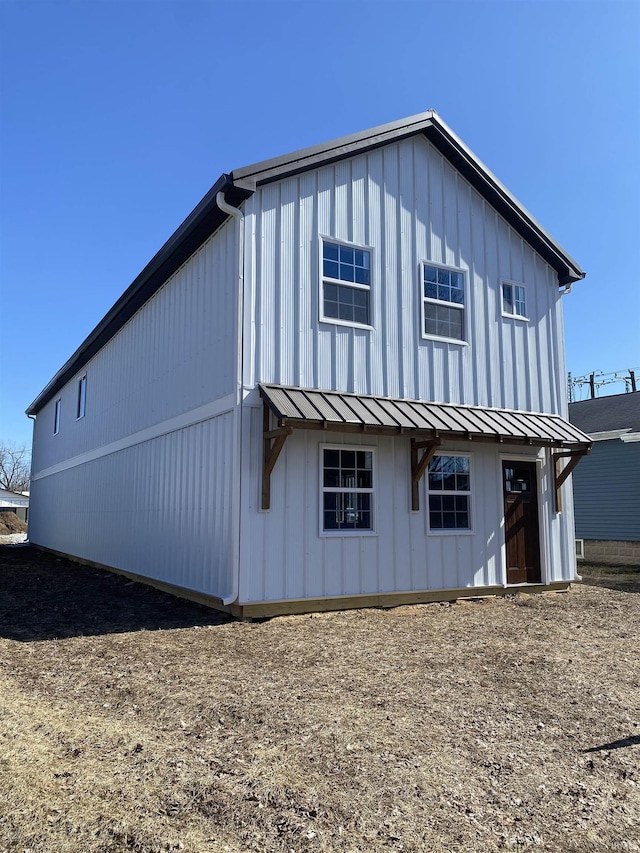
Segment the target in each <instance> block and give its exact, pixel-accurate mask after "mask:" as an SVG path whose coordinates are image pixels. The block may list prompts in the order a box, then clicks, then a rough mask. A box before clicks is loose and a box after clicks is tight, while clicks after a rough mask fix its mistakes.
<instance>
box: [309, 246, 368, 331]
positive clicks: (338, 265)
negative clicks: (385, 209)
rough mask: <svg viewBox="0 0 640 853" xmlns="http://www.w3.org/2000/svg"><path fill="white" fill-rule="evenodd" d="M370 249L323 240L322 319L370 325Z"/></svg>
mask: <svg viewBox="0 0 640 853" xmlns="http://www.w3.org/2000/svg"><path fill="white" fill-rule="evenodd" d="M370 295H371V252H370V251H369V250H368V249H361V248H358V247H356V246H345V245H343V244H342V243H330V242H329V241H328V240H323V241H322V296H321V317H320V319H321V320H324V321H327V320H328V321H329V322H332V321H338V322H340V323H346V324H349V325H351V324H353V325H358V326H370V325H371V301H370Z"/></svg>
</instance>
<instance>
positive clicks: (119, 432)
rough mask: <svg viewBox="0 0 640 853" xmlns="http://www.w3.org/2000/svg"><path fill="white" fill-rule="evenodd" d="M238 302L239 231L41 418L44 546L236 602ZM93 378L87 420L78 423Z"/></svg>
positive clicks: (200, 255)
mask: <svg viewBox="0 0 640 853" xmlns="http://www.w3.org/2000/svg"><path fill="white" fill-rule="evenodd" d="M237 299H238V244H237V226H236V224H235V223H234V222H232V221H231V222H227V223H225V225H223V226H222V228H220V229H219V230H218V232H216V234H214V235H213V236H212V237H211V238H210V239H209V240H208V241H207V242H206V243H205V244H204V245H203V246H202V247H201V248H200V249H199V250H198V251H197V252H196V253H195V254H194V255H193V256H192V257H191V258H190V259H189V260H188V261H187V262H186V263H185V264H184V265H183V266H182V267H181V268H180V269H179V270H178V271H177V272H176V273H175V274H174V275H173V276H172V277H171V278H170V279H169V280H168V281H167V282H166V283H165V285H164V286H163V287H162V288H161V289H160V290H159V291H158V292H157V293H156V294H155V295H154V296H153V297H152V298H151V299H150V300H149V301H148V302H147V303H145V304H144V305H143V306H142V308H141V309H140V310H139V311H138V312H137V313H136V314H135V315H134V316H133V317H132V318H131V320H129V322H128V323H127V324H126V325H125V326H124V327H123V328H122V329H121V330H120V331H119V332H118V333H117V334H116V335H115V336H114V337H113V338H112V339H111V340H110V341H109V342H108V343H107V344H106V345H105V346H104V347H103V348H102V349H101V350H100V351H99V352H98V353H97V354H96V355H95V356H94V357H93V358H92V359H91V360H90V361H89V362H88V363H87V365H86V367H85V368H83V370H82V371H81V372H80V373H79V374H78V376H76V377H74V378H73V379H72V380H70V381H69V382H68V383H67V384H66V386H65V387H64V388H63V389H62V391H61V393H60V394H58V395H57V396H56V397H54V398H53V399H52V400H50V401H49V402H48V403H47V405H46V406H45V407H44V408H43V409H42V410H41V411H40V412H39V413H38V415H37V417H36V421H35V425H34V443H33V462H32V501H31V505H32V511H31V517H30V528H29V535H30V539H31V541H32V542H34V543H35V544H38V545H43V546H45V547H48V548H52V549H55V550H57V551H62V552H64V553H68V554H71V555H74V556H77V557H80V558H82V559H87V560H92V561H95V562H98V563H102V564H104V565H107V566H112V567H114V568H118V569H122V570H125V571H129V572H133V573H136V574H139V575H143V576H147V577H151V578H155V579H159V580H162V581H165V582H167V583H171V584H174V585H177V586H181V587H184V588H187V589H194V590H198V591H200V592H204V593H206V594H210V595H214V596H218V597H220V598H224V597H226V596H228V595H229V594H230V593H231V592H232V590H233V587H234V583H235V574H234V571H233V568H234V560H235V559H236V552H237V526H235V525H234V524H233V523H232V512H233V507H234V505H235V506H236V511H237V504H234V502H235V501H236V496H235V494H234V492H233V488H232V484H233V482H234V477H235V478H236V479H237V471H236V472H235V473H234V470H233V467H234V465H235V464H236V463H235V459H236V458H237V454H238V452H239V451H238V432H237V424H238V417H239V414H238V412H239V409H238V406H237V405H236V371H237V359H236V356H235V353H236V352H237V322H236V318H237ZM84 373H86V375H87V396H86V415H85V416H84V417H83V418H81V419H79V420H76V405H77V390H78V378H79V377H80V376H82V375H83V374H84ZM58 398H60V399H61V400H62V418H61V424H60V431H59V433H58V434H57V435H54V434H53V424H54V409H55V400H56V399H58ZM234 527H235V530H236V532H235V535H234V533H233V530H234ZM234 538H235V540H236V541H234Z"/></svg>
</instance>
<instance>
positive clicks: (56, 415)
mask: <svg viewBox="0 0 640 853" xmlns="http://www.w3.org/2000/svg"><path fill="white" fill-rule="evenodd" d="M61 411H62V400H56V405H55V408H54V410H53V434H54V435H57V434H58V433H59V432H60V414H61Z"/></svg>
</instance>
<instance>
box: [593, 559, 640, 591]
mask: <svg viewBox="0 0 640 853" xmlns="http://www.w3.org/2000/svg"><path fill="white" fill-rule="evenodd" d="M578 572H579V574H581V575H582V580H583V583H586V584H589V585H590V586H606V587H608V588H609V589H617V590H618V591H619V592H640V566H615V565H608V564H605V563H578Z"/></svg>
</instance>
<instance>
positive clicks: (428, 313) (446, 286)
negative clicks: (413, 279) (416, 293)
mask: <svg viewBox="0 0 640 853" xmlns="http://www.w3.org/2000/svg"><path fill="white" fill-rule="evenodd" d="M464 289H465V288H464V273H463V272H462V271H461V270H456V269H451V268H450V267H441V266H435V265H434V264H424V263H423V264H422V323H423V325H422V337H423V338H445V339H446V340H449V341H455V342H460V341H464V339H465V333H464V298H465V297H464Z"/></svg>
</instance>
